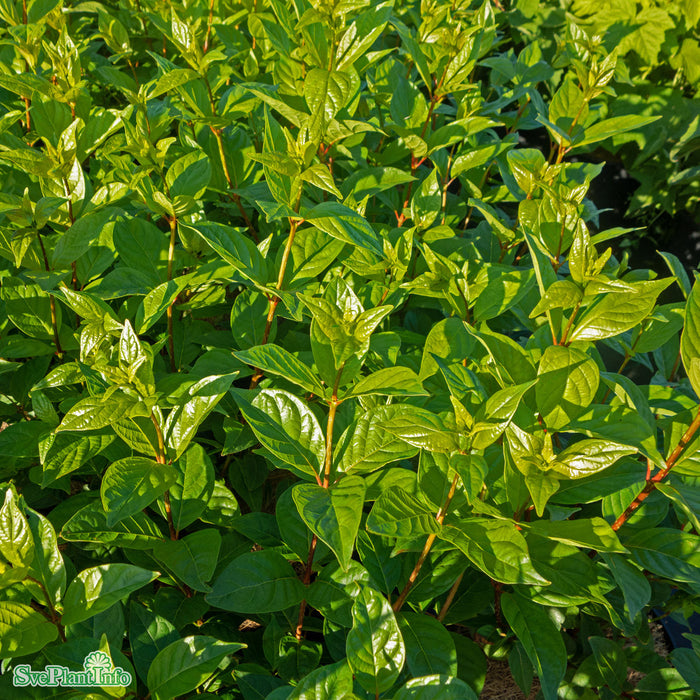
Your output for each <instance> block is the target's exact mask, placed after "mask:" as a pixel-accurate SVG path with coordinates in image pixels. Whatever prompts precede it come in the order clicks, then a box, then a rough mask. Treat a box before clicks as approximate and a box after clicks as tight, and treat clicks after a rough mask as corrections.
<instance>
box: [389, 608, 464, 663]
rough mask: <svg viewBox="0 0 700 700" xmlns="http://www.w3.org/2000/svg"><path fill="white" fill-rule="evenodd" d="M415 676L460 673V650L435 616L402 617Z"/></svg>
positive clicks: (403, 615)
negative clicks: (458, 671) (458, 653)
mask: <svg viewBox="0 0 700 700" xmlns="http://www.w3.org/2000/svg"><path fill="white" fill-rule="evenodd" d="M398 622H399V629H400V630H401V636H402V637H403V641H404V644H405V646H406V666H407V668H408V670H409V672H410V673H411V675H412V676H430V675H436V674H442V675H445V676H456V675H457V651H456V649H455V645H454V642H453V641H452V637H451V636H450V633H449V632H448V631H447V630H446V629H445V628H444V627H443V625H442V624H441V623H440V622H438V621H437V620H436V619H435V618H432V617H428V616H427V615H419V614H416V613H403V614H402V615H400V616H399V618H398Z"/></svg>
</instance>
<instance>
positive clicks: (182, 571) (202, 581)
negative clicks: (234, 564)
mask: <svg viewBox="0 0 700 700" xmlns="http://www.w3.org/2000/svg"><path fill="white" fill-rule="evenodd" d="M220 547H221V535H220V534H219V531H218V530H214V529H213V528H207V529H205V530H197V531H196V532H192V533H191V534H189V535H186V536H185V537H183V538H181V539H179V540H168V541H165V542H163V543H161V544H159V545H158V546H157V547H155V548H154V549H153V556H154V557H155V558H156V560H157V561H158V562H159V563H161V564H162V565H163V566H164V567H165V568H166V569H168V570H169V571H170V572H172V573H173V574H174V575H175V577H176V578H177V579H178V580H179V581H182V582H183V583H184V584H185V585H186V586H189V587H190V588H191V589H193V590H195V591H204V592H208V591H210V590H211V587H210V586H209V584H208V583H207V582H208V581H209V580H210V579H211V577H212V576H213V575H214V569H215V568H216V563H217V561H218V559H219V548H220Z"/></svg>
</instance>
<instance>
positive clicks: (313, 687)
mask: <svg viewBox="0 0 700 700" xmlns="http://www.w3.org/2000/svg"><path fill="white" fill-rule="evenodd" d="M352 695H353V693H352V671H351V670H350V666H348V662H347V660H345V659H343V660H342V661H338V662H337V663H335V664H330V665H329V666H321V667H320V668H317V669H316V670H314V671H311V673H309V674H308V675H306V676H305V677H304V678H302V680H301V681H299V683H298V684H297V686H296V687H295V688H294V690H292V692H291V694H290V695H289V696H288V700H351V698H352Z"/></svg>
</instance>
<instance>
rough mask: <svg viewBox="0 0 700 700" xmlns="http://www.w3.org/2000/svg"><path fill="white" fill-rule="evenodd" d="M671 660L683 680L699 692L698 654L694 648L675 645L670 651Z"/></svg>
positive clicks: (699, 668) (699, 667) (699, 660)
mask: <svg viewBox="0 0 700 700" xmlns="http://www.w3.org/2000/svg"><path fill="white" fill-rule="evenodd" d="M671 661H672V663H673V665H674V666H675V667H676V670H677V671H678V672H679V673H680V674H681V676H682V677H683V680H685V681H687V683H688V685H689V686H690V687H691V688H692V689H693V690H694V691H695V692H696V693H700V655H699V654H698V653H697V652H696V651H695V650H694V649H684V648H682V647H677V648H676V649H674V650H673V651H672V652H671Z"/></svg>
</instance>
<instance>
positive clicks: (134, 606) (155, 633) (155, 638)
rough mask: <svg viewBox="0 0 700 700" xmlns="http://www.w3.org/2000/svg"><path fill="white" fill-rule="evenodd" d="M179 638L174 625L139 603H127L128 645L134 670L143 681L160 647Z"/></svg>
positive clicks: (163, 647) (162, 647)
mask: <svg viewBox="0 0 700 700" xmlns="http://www.w3.org/2000/svg"><path fill="white" fill-rule="evenodd" d="M177 639H179V635H178V633H177V630H176V629H175V626H174V625H173V624H172V623H170V622H168V620H166V619H165V618H164V617H161V616H160V615H156V614H155V613H153V612H151V611H150V610H148V609H146V607H144V606H143V605H141V604H140V603H137V602H135V601H132V602H131V604H130V605H129V645H130V646H131V658H132V659H133V662H134V666H135V667H136V672H137V673H138V674H139V676H140V677H141V679H142V680H143V681H144V682H145V680H146V677H147V675H148V669H149V668H150V667H151V664H152V663H153V659H155V658H156V656H157V654H158V652H159V651H161V649H165V647H167V646H168V644H170V643H171V642H174V641H176V640H177Z"/></svg>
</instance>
